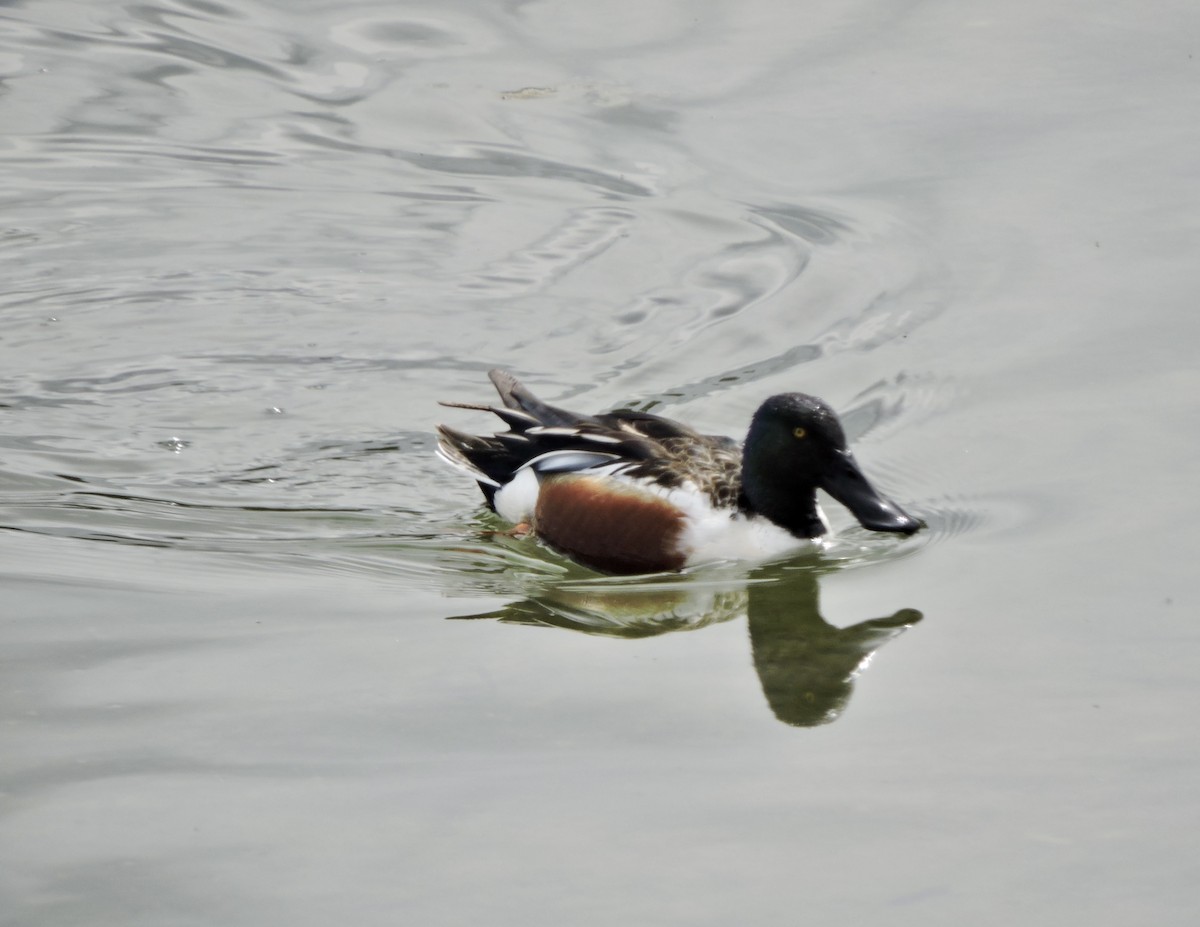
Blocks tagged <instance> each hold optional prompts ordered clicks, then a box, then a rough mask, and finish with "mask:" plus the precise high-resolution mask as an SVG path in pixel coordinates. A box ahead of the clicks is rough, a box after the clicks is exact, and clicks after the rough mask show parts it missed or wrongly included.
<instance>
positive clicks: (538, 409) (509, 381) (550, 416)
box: [488, 367, 595, 425]
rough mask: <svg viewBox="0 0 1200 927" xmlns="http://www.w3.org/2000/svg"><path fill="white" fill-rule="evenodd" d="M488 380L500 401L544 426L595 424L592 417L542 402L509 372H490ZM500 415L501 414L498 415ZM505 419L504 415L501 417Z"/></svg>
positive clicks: (497, 370) (497, 369) (496, 370)
mask: <svg viewBox="0 0 1200 927" xmlns="http://www.w3.org/2000/svg"><path fill="white" fill-rule="evenodd" d="M488 379H490V380H491V381H492V385H493V386H495V387H496V392H498V393H499V394H500V400H501V402H503V403H504V405H505V406H507V407H508V408H509V409H518V410H520V411H521V412H524V413H525V414H526V415H530V416H532V417H533V418H535V419H537V421H538V423H539V424H542V425H577V424H579V423H580V422H594V421H595V419H594V418H592V416H590V415H581V414H579V413H578V412H571V411H569V410H567V409H560V408H559V407H557V406H552V405H550V404H549V403H545V402H542V400H540V399H538V398H537V396H535V395H533V393H532V392H530V391H529V390H528V389H527V388H526V387H525V385H524V384H523V383H522V382H521V381H520V380H518V379H517V378H516V377H514V376H513V375H512V374H511V373H509V372H508V371H507V370H501V369H500V368H498V367H497V368H495V369H493V370H489V371H488ZM497 414H498V415H499V414H500V413H497ZM501 418H503V415H501Z"/></svg>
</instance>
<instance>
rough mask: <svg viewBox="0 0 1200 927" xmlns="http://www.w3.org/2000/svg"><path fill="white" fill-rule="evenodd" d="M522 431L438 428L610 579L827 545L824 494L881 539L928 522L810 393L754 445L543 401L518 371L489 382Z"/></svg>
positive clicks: (463, 466)
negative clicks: (865, 461) (911, 511)
mask: <svg viewBox="0 0 1200 927" xmlns="http://www.w3.org/2000/svg"><path fill="white" fill-rule="evenodd" d="M489 376H490V377H491V380H492V383H493V384H495V386H496V389H497V391H498V392H499V393H500V398H501V400H502V401H503V403H504V406H503V408H501V407H496V406H487V405H472V404H465V403H446V405H453V406H460V407H465V408H472V409H480V410H486V411H490V412H494V413H495V414H496V415H498V416H499V417H500V418H501V419H503V420H504V422H505V423H506V424H507V425H508V426H509V430H508V431H506V432H502V433H499V434H495V435H491V436H481V435H472V434H467V433H465V432H461V431H456V430H454V429H452V428H447V427H446V426H444V425H441V426H438V433H439V442H438V454H439V456H441V457H442V459H443V460H445V461H446V462H447V463H449V464H450V465H451V466H454V467H456V468H457V469H460V470H463V471H464V472H466V473H468V474H469V475H470V476H472V477H473V478H474V479H475V480H476V481H477V482H478V483H479V486H480V489H482V490H483V494H484V497H485V499H486V500H487V502H488V505H489V506H491V507H492V508H493V509H494V510H495V511H496V513H497V514H498V515H500V517H501V518H504V519H505V520H506V521H509V522H512V523H513V524H515V525H528V526H530V527H531V528H532V529H533V531H534V532H535V533H536V534H537V536H538V537H540V538H541V539H542V540H543V541H544V542H546V543H547V544H549V545H550V546H551V547H553V548H555V549H557V550H559V551H561V552H562V553H564V554H566V555H567V556H569V557H571V558H572V559H574V560H576V561H578V562H579V563H582V564H584V565H585V566H589V567H592V568H593V569H597V570H601V571H603V572H608V573H650V572H659V571H663V570H680V569H683V568H684V567H686V566H690V565H692V564H696V563H701V562H706V561H712V560H762V559H767V558H772V557H776V556H780V555H782V554H785V553H788V552H789V551H793V550H801V549H803V548H805V547H811V546H813V545H815V544H819V543H820V539H821V538H822V537H823V535H824V534H825V533H826V531H827V530H828V525H827V523H826V522H825V519H824V517H823V515H822V514H821V510H820V508H819V507H818V506H817V500H816V490H817V489H818V488H820V489H824V490H825V491H827V492H829V493H830V494H831V495H832V496H833V497H834V498H835V499H837V500H838V501H839V502H841V503H842V504H843V505H845V506H846V507H847V508H849V509H850V511H851V512H853V513H854V515H855V517H856V518H858V520H859V522H860V523H862V524H863V525H864V526H865V527H867V528H872V529H874V530H877V531H892V532H898V533H902V534H911V533H913V532H914V531H916V530H917V529H918V528H919V527H920V526H921V523H920V522H918V521H917V520H916V519H914V518H912V517H910V516H909V515H907V514H905V513H904V512H903V511H902V510H901V509H900V508H899V507H898V506H896V505H895V504H894V503H892V502H890V501H888V500H887V499H885V498H884V497H883V496H881V495H879V493H877V492H876V491H875V490H874V489H873V488H872V487H871V485H870V484H869V483H868V482H867V480H866V477H864V476H863V475H862V472H861V471H860V470H859V469H858V465H857V464H856V463H855V462H854V458H853V457H852V456H851V455H850V452H849V450H848V449H847V447H846V441H845V437H844V435H843V434H842V429H841V425H840V424H839V423H838V420H837V416H836V415H835V414H834V413H833V410H832V409H830V408H829V406H827V405H826V404H825V403H823V402H822V401H821V400H819V399H816V398H815V397H812V396H807V395H805V394H803V393H784V394H781V395H779V396H772V397H771V398H770V399H768V400H767V401H766V402H764V403H763V404H762V406H760V407H759V409H758V411H757V412H756V413H755V415H754V420H753V421H752V423H751V426H750V432H749V434H748V435H747V438H746V442H745V445H744V446H739V445H738V444H737V442H735V441H734V440H733V439H731V438H725V437H719V436H715V435H704V434H700V433H699V432H696V431H694V430H692V429H691V428H689V427H688V426H686V425H683V424H681V423H679V422H675V421H672V420H671V419H667V418H663V417H661V416H657V415H651V414H649V413H646V412H634V411H631V410H628V409H621V410H617V411H615V412H608V413H604V414H602V415H594V416H593V415H579V414H577V413H574V412H569V411H567V410H566V409H560V408H556V407H554V406H551V405H547V404H546V403H544V402H542V401H541V400H539V399H538V398H537V397H536V396H534V395H533V394H532V393H531V392H529V390H527V389H526V388H525V387H524V386H522V385H521V384H520V383H519V382H518V381H517V380H516V379H515V378H514V377H513V376H512V375H511V374H508V373H506V372H504V371H501V370H493V371H491V372H490V373H489Z"/></svg>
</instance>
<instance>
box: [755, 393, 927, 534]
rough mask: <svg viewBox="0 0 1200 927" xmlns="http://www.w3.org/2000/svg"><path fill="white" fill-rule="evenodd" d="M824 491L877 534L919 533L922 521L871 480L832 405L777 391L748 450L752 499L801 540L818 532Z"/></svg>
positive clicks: (760, 414)
mask: <svg viewBox="0 0 1200 927" xmlns="http://www.w3.org/2000/svg"><path fill="white" fill-rule="evenodd" d="M818 489H823V490H825V492H827V493H829V495H831V496H833V498H834V499H836V500H837V501H838V502H840V503H841V504H842V505H844V506H845V507H846V508H848V509H849V510H850V512H851V513H852V514H853V515H854V517H855V518H857V519H858V521H859V524H861V525H862V526H863V527H864V528H870V529H871V530H872V531H893V532H897V533H899V534H912V533H913V532H914V531H917V530H918V529H919V528H921V526H922V525H921V522H920V521H918V520H917V519H915V518H913V517H912V516H911V515H909V514H907V513H906V512H905V511H904V510H903V509H901V508H900V507H899V506H898V505H896V503H894V502H892V501H891V500H890V499H887V498H886V497H884V496H882V495H880V493H879V492H878V491H877V490H876V489H875V487H873V486H872V485H871V484H870V483H869V482H868V481H867V478H866V477H865V476H864V475H863V472H862V470H860V469H859V466H858V463H857V462H856V461H855V460H854V456H853V455H852V454H851V453H850V449H849V448H848V447H847V446H846V435H845V432H843V431H842V425H841V422H839V421H838V418H837V415H836V414H835V413H834V411H833V409H831V408H830V407H829V406H828V405H826V404H825V403H824V402H822V401H821V400H820V399H817V398H816V397H815V396H808V395H805V394H804V393H782V394H780V395H778V396H772V397H771V398H770V399H768V400H767V401H766V402H764V403H763V404H762V405H761V406H759V409H758V411H757V412H755V413H754V418H753V420H752V421H751V422H750V432H749V434H747V436H746V443H745V446H744V449H743V451H742V491H743V493H744V494H745V497H746V501H747V502H748V503H749V504H750V506H751V507H752V508H753V509H754V511H756V512H758V513H759V514H760V515H762V516H764V517H766V518H769V519H770V520H771V521H773V522H775V523H776V524H777V525H780V526H781V527H783V528H786V529H787V530H789V531H791V532H792V533H793V534H795V535H797V536H798V537H810V538H811V537H819V536H820V535H821V534H823V533H824V532H825V525H824V523H823V522H822V520H821V516H820V513H819V510H818V509H817V500H816V490H818Z"/></svg>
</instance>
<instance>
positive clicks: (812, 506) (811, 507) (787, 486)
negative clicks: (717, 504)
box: [742, 468, 826, 538]
mask: <svg viewBox="0 0 1200 927" xmlns="http://www.w3.org/2000/svg"><path fill="white" fill-rule="evenodd" d="M742 496H743V504H744V505H745V507H746V508H747V509H749V510H750V511H751V512H753V513H755V514H757V515H759V516H761V517H763V518H766V519H767V520H768V521H771V522H774V523H775V524H777V525H779V527H781V528H783V529H784V530H785V531H789V532H791V533H792V534H794V535H795V536H796V537H798V538H819V537H820V536H821V535H823V534H824V533H825V531H826V524H825V520H824V519H823V518H822V517H821V510H820V509H819V508H818V507H817V494H816V490H808V491H804V490H798V489H797V487H796V484H795V483H794V482H792V483H781V482H776V481H772V480H770V479H768V478H766V477H765V476H764V475H763V474H754V473H747V472H745V469H744V468H743V472H742Z"/></svg>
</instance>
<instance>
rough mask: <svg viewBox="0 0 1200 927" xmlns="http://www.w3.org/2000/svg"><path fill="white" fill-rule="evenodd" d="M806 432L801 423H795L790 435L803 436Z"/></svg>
mask: <svg viewBox="0 0 1200 927" xmlns="http://www.w3.org/2000/svg"><path fill="white" fill-rule="evenodd" d="M806 434H808V432H807V431H805V430H804V426H803V425H797V426H796V427H795V428H793V429H792V437H794V438H803V437H804V436H805V435H806Z"/></svg>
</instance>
